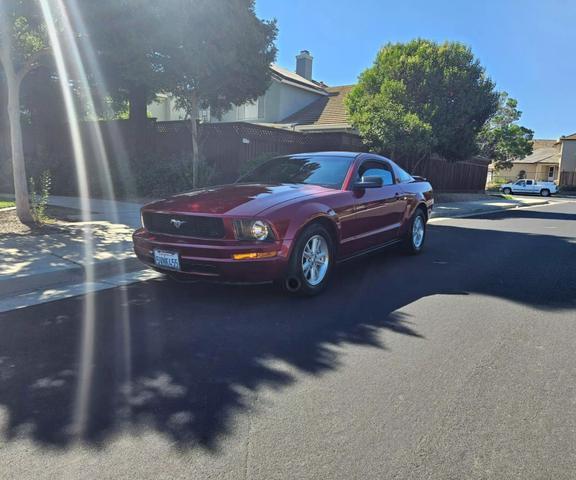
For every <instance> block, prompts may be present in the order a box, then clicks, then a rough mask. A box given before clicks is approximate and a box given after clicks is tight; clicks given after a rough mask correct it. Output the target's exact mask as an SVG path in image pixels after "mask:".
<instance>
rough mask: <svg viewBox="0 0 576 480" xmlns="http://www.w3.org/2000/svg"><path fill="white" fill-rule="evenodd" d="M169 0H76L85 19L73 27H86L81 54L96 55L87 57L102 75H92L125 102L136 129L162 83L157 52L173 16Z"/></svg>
mask: <svg viewBox="0 0 576 480" xmlns="http://www.w3.org/2000/svg"><path fill="white" fill-rule="evenodd" d="M170 2H173V0H167V1H165V2H150V1H142V0H98V1H97V2H94V0H76V3H77V5H78V6H79V9H78V10H79V12H80V15H79V16H78V17H80V18H82V19H83V24H84V25H82V26H80V25H76V28H77V29H79V30H80V29H85V31H86V36H85V40H87V41H83V42H81V45H82V47H83V52H84V56H85V57H86V59H87V60H88V59H89V56H90V55H93V56H94V59H95V60H96V61H95V62H90V61H86V62H85V63H86V64H87V65H91V66H92V67H97V68H99V69H100V72H92V73H93V74H96V73H99V74H101V78H97V77H98V76H99V75H94V76H93V79H92V80H93V81H94V83H95V85H96V86H97V87H98V90H99V91H100V93H103V94H104V96H106V95H110V96H111V97H112V98H113V100H114V103H115V104H122V103H123V102H127V103H128V108H129V115H128V118H129V120H130V121H131V122H132V124H133V126H134V129H135V130H136V131H137V132H138V133H143V132H144V131H145V127H146V123H147V106H148V102H149V101H150V100H151V99H152V98H153V96H154V95H155V94H156V93H157V92H159V91H162V90H163V89H164V87H165V83H164V81H165V80H166V77H165V75H164V73H165V72H164V71H163V68H162V65H161V61H162V58H161V57H160V53H159V52H162V51H164V50H165V49H166V47H165V45H164V44H165V42H166V41H168V40H169V39H170V30H171V20H170V19H169V18H166V16H165V10H169V5H170ZM102 81H105V83H106V88H104V86H103V85H101V84H99V82H102ZM136 137H137V138H136V140H137V141H138V139H139V138H138V137H140V136H139V135H137V136H136Z"/></svg>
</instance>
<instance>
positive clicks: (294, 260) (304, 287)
mask: <svg viewBox="0 0 576 480" xmlns="http://www.w3.org/2000/svg"><path fill="white" fill-rule="evenodd" d="M333 252H334V242H333V239H332V237H331V235H330V234H329V233H328V231H327V230H326V229H325V228H324V227H323V226H322V225H320V224H312V225H310V226H308V227H306V228H305V229H304V231H303V232H302V233H301V234H300V236H299V237H298V239H297V241H296V244H295V245H294V250H293V252H292V256H291V257H290V266H289V270H288V275H287V276H286V278H285V279H284V282H283V287H284V289H285V290H286V291H288V292H289V293H291V294H295V295H307V296H311V295H317V294H319V293H320V292H322V291H323V290H324V289H325V288H326V285H327V284H328V281H329V279H330V276H331V273H332V268H333V264H334V253H333Z"/></svg>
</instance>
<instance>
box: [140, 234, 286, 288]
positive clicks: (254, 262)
mask: <svg viewBox="0 0 576 480" xmlns="http://www.w3.org/2000/svg"><path fill="white" fill-rule="evenodd" d="M132 239H133V242H134V252H135V253H136V256H137V257H138V258H139V259H140V261H142V262H143V263H145V264H146V265H148V266H150V267H152V268H154V269H156V270H159V271H162V272H166V273H177V274H179V275H184V276H188V277H190V278H198V279H204V280H209V281H222V282H249V283H251V282H254V283H257V282H267V281H272V280H277V279H281V278H283V277H284V276H285V275H286V271H287V268H288V259H289V255H290V242H289V241H277V242H270V243H263V242H258V243H257V242H238V241H230V240H219V241H214V240H203V239H193V238H184V237H176V236H167V235H157V234H152V233H150V232H148V231H146V230H145V229H143V228H141V229H139V230H137V231H136V232H134V234H133V236H132ZM154 249H160V250H167V251H172V252H176V253H178V255H179V257H180V267H181V270H180V271H178V272H175V271H173V270H169V269H163V268H159V267H157V266H156V265H155V264H154ZM253 252H255V253H270V252H274V254H275V256H274V257H271V258H259V259H250V260H235V259H234V258H233V257H232V256H233V255H234V254H241V253H253Z"/></svg>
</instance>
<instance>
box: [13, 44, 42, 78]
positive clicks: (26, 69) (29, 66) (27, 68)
mask: <svg viewBox="0 0 576 480" xmlns="http://www.w3.org/2000/svg"><path fill="white" fill-rule="evenodd" d="M49 50H50V49H48V48H43V49H41V50H38V51H37V52H35V53H33V54H32V55H31V56H30V58H29V59H28V60H26V62H25V63H24V65H22V67H21V68H20V69H18V72H17V73H16V76H17V78H18V80H19V81H22V80H23V79H24V77H26V75H28V74H29V73H30V72H31V71H32V70H34V69H35V68H36V67H37V66H38V61H39V60H40V59H41V58H42V57H43V56H44V55H45V54H47V53H48V52H49Z"/></svg>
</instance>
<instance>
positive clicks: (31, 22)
mask: <svg viewBox="0 0 576 480" xmlns="http://www.w3.org/2000/svg"><path fill="white" fill-rule="evenodd" d="M47 51H48V42H47V40H46V33H45V26H44V23H43V20H42V17H41V15H40V12H39V11H38V10H37V8H36V3H35V2H30V1H27V0H2V3H1V4H0V66H1V67H2V71H3V74H4V83H5V88H6V91H7V97H8V102H7V103H8V108H7V110H8V123H9V126H10V146H11V153H12V166H13V172H14V193H15V196H16V213H17V215H18V218H19V219H20V221H21V222H23V223H32V222H33V221H34V219H33V216H32V212H31V209H30V199H29V195H28V186H27V177H26V165H25V162H24V145H23V141H22V125H21V121H20V114H21V99H20V94H21V86H22V82H23V80H24V79H25V78H26V76H27V75H28V74H29V73H30V72H31V71H33V70H34V69H35V68H37V67H38V65H39V62H40V59H41V57H42V56H43V55H44V54H45V53H47Z"/></svg>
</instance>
